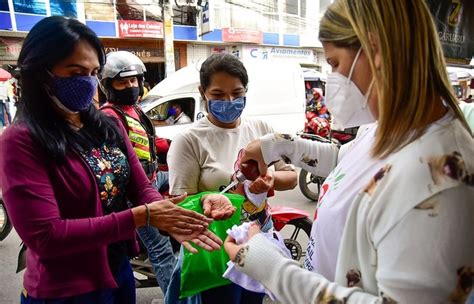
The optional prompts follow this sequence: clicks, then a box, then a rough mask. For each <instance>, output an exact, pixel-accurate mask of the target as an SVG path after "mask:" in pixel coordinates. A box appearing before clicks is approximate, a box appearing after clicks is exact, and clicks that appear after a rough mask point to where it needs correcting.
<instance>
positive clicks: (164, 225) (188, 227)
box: [148, 195, 212, 235]
mask: <svg viewBox="0 0 474 304" xmlns="http://www.w3.org/2000/svg"><path fill="white" fill-rule="evenodd" d="M185 197H186V195H180V196H177V197H174V198H172V199H168V200H162V201H157V202H152V203H150V204H148V208H149V210H150V225H152V226H155V227H156V228H158V229H159V230H161V231H166V232H168V233H170V234H177V235H185V234H189V235H194V233H196V232H199V233H202V232H203V231H204V230H206V228H207V227H208V226H209V223H210V222H212V219H210V218H207V217H206V216H204V215H202V214H199V213H197V212H194V211H191V210H186V209H184V208H181V207H179V206H176V203H178V202H181V201H182V200H183V199H184V198H185Z"/></svg>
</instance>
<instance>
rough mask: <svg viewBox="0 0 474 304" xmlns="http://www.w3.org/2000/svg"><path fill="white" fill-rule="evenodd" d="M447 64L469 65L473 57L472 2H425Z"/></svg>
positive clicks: (429, 0)
mask: <svg viewBox="0 0 474 304" xmlns="http://www.w3.org/2000/svg"><path fill="white" fill-rule="evenodd" d="M427 4H428V6H429V7H430V10H431V12H432V14H433V16H434V19H435V23H436V27H437V31H438V36H439V39H440V41H441V44H442V46H443V51H444V56H445V57H446V58H447V60H448V62H451V63H460V64H469V61H470V60H471V58H472V57H473V56H474V31H473V29H474V1H472V0H427Z"/></svg>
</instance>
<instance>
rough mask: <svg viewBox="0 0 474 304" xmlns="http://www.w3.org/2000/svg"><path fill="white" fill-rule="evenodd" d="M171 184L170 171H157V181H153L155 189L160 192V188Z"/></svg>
mask: <svg viewBox="0 0 474 304" xmlns="http://www.w3.org/2000/svg"><path fill="white" fill-rule="evenodd" d="M168 182H169V173H168V171H157V172H156V177H155V180H154V181H153V183H152V184H153V188H155V189H156V190H157V191H160V188H161V187H162V186H163V185H165V184H167V183H168Z"/></svg>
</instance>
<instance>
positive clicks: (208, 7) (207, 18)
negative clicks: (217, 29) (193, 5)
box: [201, 0, 214, 35]
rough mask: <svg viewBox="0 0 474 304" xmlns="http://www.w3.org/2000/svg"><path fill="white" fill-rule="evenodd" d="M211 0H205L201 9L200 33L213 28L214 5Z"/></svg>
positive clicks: (210, 30) (207, 31)
mask: <svg viewBox="0 0 474 304" xmlns="http://www.w3.org/2000/svg"><path fill="white" fill-rule="evenodd" d="M212 1H213V0H207V1H205V3H204V6H203V8H202V11H201V35H204V34H206V33H209V32H212V31H213V30H214V6H213V5H212V3H213V2H212Z"/></svg>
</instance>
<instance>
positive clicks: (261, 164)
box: [240, 139, 268, 176]
mask: <svg viewBox="0 0 474 304" xmlns="http://www.w3.org/2000/svg"><path fill="white" fill-rule="evenodd" d="M249 160H254V161H256V162H257V163H258V171H259V172H260V174H261V175H262V176H265V174H266V173H267V169H268V166H267V164H266V163H265V161H264V160H263V154H262V145H261V142H260V139H255V140H253V141H251V142H250V143H249V144H248V145H247V147H245V149H244V152H243V156H242V159H241V161H240V163H241V164H243V163H245V162H246V161H249Z"/></svg>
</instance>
